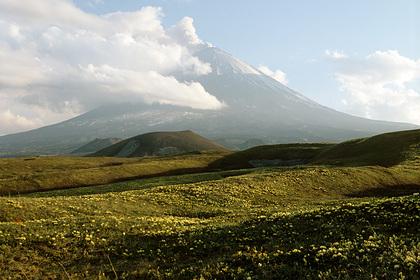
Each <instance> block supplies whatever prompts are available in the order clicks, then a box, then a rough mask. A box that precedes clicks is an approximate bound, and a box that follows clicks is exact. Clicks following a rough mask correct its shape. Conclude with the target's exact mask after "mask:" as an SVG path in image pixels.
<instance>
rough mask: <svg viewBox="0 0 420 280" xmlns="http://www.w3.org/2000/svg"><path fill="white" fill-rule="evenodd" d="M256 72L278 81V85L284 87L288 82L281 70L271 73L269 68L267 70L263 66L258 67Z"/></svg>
mask: <svg viewBox="0 0 420 280" xmlns="http://www.w3.org/2000/svg"><path fill="white" fill-rule="evenodd" d="M258 70H260V71H261V72H262V73H264V74H265V75H267V76H270V77H271V78H273V79H275V80H277V81H279V82H280V83H282V84H284V85H287V84H288V82H289V81H288V80H287V77H286V73H284V72H283V71H281V70H275V71H273V70H271V69H270V68H268V67H267V66H264V65H260V66H259V67H258Z"/></svg>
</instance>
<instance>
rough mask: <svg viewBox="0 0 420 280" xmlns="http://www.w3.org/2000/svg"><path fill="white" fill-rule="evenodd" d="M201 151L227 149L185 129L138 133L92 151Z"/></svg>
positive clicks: (136, 154) (138, 154)
mask: <svg viewBox="0 0 420 280" xmlns="http://www.w3.org/2000/svg"><path fill="white" fill-rule="evenodd" d="M203 151H217V152H226V151H227V149H226V148H225V147H223V146H221V145H219V144H216V143H214V142H212V141H210V140H208V139H206V138H204V137H202V136H200V135H198V134H196V133H194V132H192V131H190V130H186V131H176V132H152V133H146V134H142V135H138V136H135V137H132V138H129V139H126V140H124V141H121V142H119V143H117V144H115V145H112V146H110V147H107V148H105V149H102V150H100V151H98V152H96V153H94V154H93V156H111V157H112V156H116V157H142V156H166V155H176V154H183V153H190V152H203Z"/></svg>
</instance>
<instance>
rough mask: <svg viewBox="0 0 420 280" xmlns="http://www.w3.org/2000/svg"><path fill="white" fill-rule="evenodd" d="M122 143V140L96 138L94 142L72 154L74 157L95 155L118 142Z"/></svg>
mask: <svg viewBox="0 0 420 280" xmlns="http://www.w3.org/2000/svg"><path fill="white" fill-rule="evenodd" d="M120 141H122V139H120V138H96V139H94V140H93V141H90V142H89V143H87V144H85V145H83V146H81V147H80V148H77V149H76V150H74V151H73V152H71V154H73V155H87V154H93V153H95V152H97V151H99V150H102V149H104V148H106V147H108V146H111V145H114V144H116V143H118V142H120Z"/></svg>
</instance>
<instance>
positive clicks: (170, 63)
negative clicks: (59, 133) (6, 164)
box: [0, 0, 224, 133]
mask: <svg viewBox="0 0 420 280" xmlns="http://www.w3.org/2000/svg"><path fill="white" fill-rule="evenodd" d="M162 17H163V13H162V11H161V9H160V8H156V7H144V8H142V9H140V10H138V11H133V12H116V13H111V14H106V15H102V16H97V15H94V14H89V13H86V12H83V11H82V10H80V9H79V8H77V7H76V6H75V5H74V4H73V2H72V1H70V0H37V1H35V2H34V3H31V4H30V5H28V4H27V3H24V2H23V1H11V0H0V61H1V64H0V100H1V102H2V104H0V112H2V111H3V112H8V113H7V115H8V116H9V117H8V118H7V120H9V121H10V120H11V118H10V115H15V116H19V117H16V118H15V119H19V120H21V119H22V118H28V119H32V120H35V119H36V120H37V121H36V122H34V123H35V124H42V125H44V124H49V123H51V122H55V121H60V120H64V119H66V118H68V117H71V116H74V115H77V114H79V113H82V112H84V111H86V110H89V109H92V108H95V107H97V106H100V105H102V104H105V103H110V102H121V101H145V102H149V103H161V104H173V105H179V106H187V107H192V108H196V109H220V108H222V107H223V106H224V104H223V102H221V101H219V100H217V99H216V97H214V96H212V95H211V94H209V93H208V92H206V90H205V89H204V88H203V87H202V86H201V85H200V84H198V83H184V82H180V81H177V80H176V79H175V78H174V77H172V73H179V72H183V73H188V74H190V75H206V74H208V73H210V72H211V67H210V65H209V64H207V63H204V62H202V61H200V60H199V59H198V58H197V57H194V56H193V55H192V52H193V50H192V48H194V47H196V46H197V45H200V44H202V41H201V40H200V39H199V37H198V36H197V34H196V30H195V28H194V26H193V20H192V19H191V18H184V19H182V20H181V21H180V22H179V23H177V24H176V25H174V26H173V27H171V28H169V29H165V28H164V27H163V25H162V22H161V21H162ZM1 116H3V119H4V120H5V119H6V117H4V116H6V115H4V114H3V115H1ZM60 116H61V117H60ZM10 122H11V121H10ZM2 126H3V127H5V125H4V121H3V122H0V133H1V131H2ZM21 127H22V128H23V126H21ZM7 130H10V129H7ZM3 131H4V129H3Z"/></svg>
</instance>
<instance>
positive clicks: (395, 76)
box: [334, 50, 420, 124]
mask: <svg viewBox="0 0 420 280" xmlns="http://www.w3.org/2000/svg"><path fill="white" fill-rule="evenodd" d="M334 63H335V65H336V68H337V69H336V73H335V77H336V79H337V81H338V82H339V83H340V86H341V90H342V91H343V92H344V94H345V95H344V98H343V104H344V105H345V108H346V110H347V111H348V112H350V113H354V114H358V115H362V116H365V117H369V118H374V119H384V120H391V121H405V122H411V123H417V124H420V88H419V86H418V82H419V81H420V60H414V59H410V58H408V57H405V56H402V55H401V54H399V52H398V51H395V50H388V51H376V52H374V53H372V54H369V55H368V56H366V57H362V58H358V57H349V58H347V59H345V60H334ZM416 83H417V86H416Z"/></svg>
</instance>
